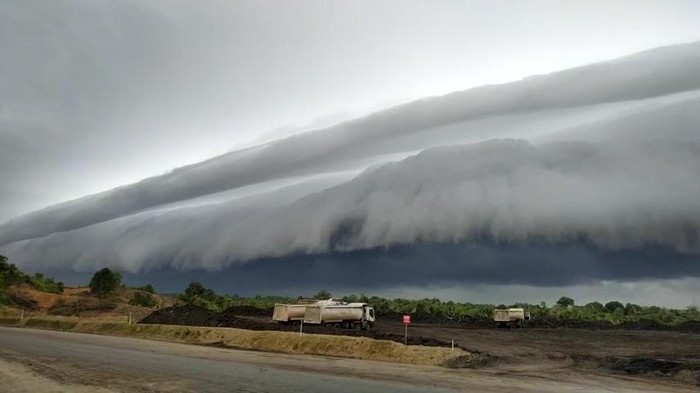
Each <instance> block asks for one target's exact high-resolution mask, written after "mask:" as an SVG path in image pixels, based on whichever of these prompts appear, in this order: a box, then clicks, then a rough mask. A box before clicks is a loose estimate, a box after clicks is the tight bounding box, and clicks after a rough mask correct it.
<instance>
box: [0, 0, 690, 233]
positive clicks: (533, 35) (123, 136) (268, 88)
mask: <svg viewBox="0 0 700 393" xmlns="http://www.w3.org/2000/svg"><path fill="white" fill-rule="evenodd" d="M698 15H700V3H698V2H697V1H692V0H690V1H670V0H659V1H639V0H635V1H628V2H627V1H616V2H608V1H578V2H574V1H567V2H562V1H536V2H513V1H454V2H449V1H445V2H441V3H439V4H437V5H436V4H435V3H434V2H432V1H381V2H377V1H350V2H349V1H295V2H285V1H277V2H274V1H258V0H255V1H235V2H232V1H209V2H195V1H149V2H143V1H133V2H132V1H100V0H84V1H61V2H56V1H13V0H3V1H0V69H1V70H2V72H0V222H1V221H5V220H8V219H10V218H12V217H14V216H16V215H19V214H22V213H26V212H28V211H31V210H35V209H37V208H41V207H44V206H47V205H50V204H53V203H57V202H61V201H64V200H68V199H73V198H76V197H80V196H82V195H85V194H89V193H94V192H97V191H102V190H106V189H109V188H112V187H116V186H119V185H122V184H125V183H129V182H132V181H136V180H139V179H142V178H145V177H148V176H152V175H157V174H161V173H164V172H165V171H167V170H170V169H172V168H174V167H177V166H181V165H183V164H188V163H194V162H197V161H200V160H203V159H206V158H210V157H212V156H214V155H216V154H220V153H223V152H226V151H229V150H231V149H235V148H237V147H241V146H247V145H251V144H255V143H257V142H260V141H267V140H271V139H274V138H276V137H278V136H283V135H286V134H288V133H293V132H298V131H299V130H303V129H308V128H317V127H319V126H322V125H327V124H330V123H334V122H337V121H339V120H342V119H347V118H353V117H356V116H358V115H360V114H363V113H367V112H370V111H374V110H377V109H379V108H384V107H388V106H391V105H393V104H396V103H399V102H406V101H410V100H413V99H416V98H422V97H425V96H430V95H438V94H444V93H447V92H451V91H455V90H463V89H466V88H469V87H473V86H479V85H484V84H489V83H501V82H507V81H512V80H517V79H520V78H523V77H525V76H529V75H532V74H537V73H547V72H551V71H554V70H559V69H565V68H569V67H572V66H576V65H581V64H587V63H591V62H595V61H600V60H604V59H610V58H615V57H619V56H622V55H625V54H629V53H633V52H636V51H639V50H643V49H646V48H651V47H656V46H662V45H667V44H673V43H681V42H688V41H694V40H698V39H700V24H698V23H697V20H698Z"/></svg>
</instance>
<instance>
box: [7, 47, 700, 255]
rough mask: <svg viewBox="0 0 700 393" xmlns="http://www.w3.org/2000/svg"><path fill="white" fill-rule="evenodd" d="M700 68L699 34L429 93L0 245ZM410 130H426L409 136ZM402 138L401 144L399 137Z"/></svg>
mask: <svg viewBox="0 0 700 393" xmlns="http://www.w3.org/2000/svg"><path fill="white" fill-rule="evenodd" d="M698 73H700V43H694V44H688V45H679V46H673V47H668V48H661V49H656V50H651V51H648V52H645V53H642V54H638V55H635V56H631V57H628V58H625V59H622V60H617V61H614V62H608V63H601V64H595V65H591V66H586V67H581V68H577V69H572V70H568V71H564V72H559V73H555V74H551V75H546V76H537V77H531V78H527V79H525V80H523V81H520V82H515V83H510V84H505V85H497V86H486V87H482V88H477V89H472V90H468V91H464V92H458V93H452V94H449V95H447V96H444V97H437V98H430V99H425V100H421V101H417V102H413V103H410V104H406V105H402V106H399V107H395V108H392V109H389V110H386V111H382V112H378V113H375V114H373V115H371V116H368V117H366V118H362V119H358V120H353V121H348V122H344V123H341V124H339V125H337V126H334V127H330V128H327V129H322V130H318V131H313V132H308V133H304V134H301V135H298V136H293V137H290V138H287V139H283V140H281V141H278V142H273V143H269V144H266V145H263V146H259V147H255V148H251V149H248V150H242V151H237V152H233V153H230V154H227V155H224V156H221V157H218V158H215V159H212V160H209V161H207V162H204V163H201V164H196V165H192V166H188V167H183V168H179V169H176V170H174V171H173V172H172V173H169V174H166V175H163V176H158V177H153V178H150V179H146V180H144V181H141V182H139V183H136V184H132V185H127V186H123V187H120V188H118V189H115V190H111V191H107V192H105V193H102V194H98V195H92V196H88V197H85V198H82V199H79V200H74V201H71V202H68V203H64V204H61V205H57V206H53V207H50V208H48V209H45V210H42V211H39V212H36V213H32V214H30V215H27V216H23V217H20V218H17V219H15V220H13V221H11V222H9V223H7V224H4V225H3V226H1V227H0V244H7V243H10V242H13V241H18V240H23V239H30V238H34V237H41V236H46V235H48V234H50V233H53V232H61V231H68V230H73V229H77V228H81V227H85V226H89V225H93V224H96V223H100V222H103V221H106V220H110V219H114V218H118V217H122V216H125V215H129V214H132V213H135V212H139V211H142V210H144V209H148V208H153V207H157V206H159V205H162V204H167V203H172V202H177V201H182V200H187V199H191V198H194V197H198V196H202V195H207V194H210V193H215V192H220V191H225V190H230V189H235V188H238V187H243V186H247V185H250V184H255V183H259V182H263V181H268V180H273V179H279V178H284V177H287V176H294V175H303V174H314V173H322V172H324V171H328V170H337V169H340V168H347V167H349V166H351V165H352V164H351V163H352V162H353V160H357V159H361V158H366V157H372V156H377V155H381V154H387V153H397V152H401V151H405V150H406V149H408V148H413V149H420V148H422V147H425V145H426V144H429V142H427V141H426V140H429V138H430V137H431V136H430V135H424V132H425V131H427V130H431V129H435V128H439V127H441V126H446V125H449V124H459V123H462V122H465V121H469V120H474V119H481V118H489V117H497V116H506V115H509V114H518V113H537V112H540V111H547V110H550V111H551V110H555V109H557V108H570V107H587V106H591V105H594V104H605V103H609V102H617V101H631V100H640V99H645V98H651V97H657V96H663V95H667V94H670V93H678V92H684V91H690V90H694V89H697V88H699V87H700V79H698V78H696V76H697V74H698ZM421 132H423V134H421ZM412 134H421V135H420V137H419V136H416V139H415V140H413V141H410V140H409V141H406V140H405V139H406V138H407V137H410V135H412ZM397 138H398V139H402V143H400V144H396V143H395V141H396V139H397ZM441 142H442V143H448V142H449V141H442V140H441ZM397 146H399V147H397Z"/></svg>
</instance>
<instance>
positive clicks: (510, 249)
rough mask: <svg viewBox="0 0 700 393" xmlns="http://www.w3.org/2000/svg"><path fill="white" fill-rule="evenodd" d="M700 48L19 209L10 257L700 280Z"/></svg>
mask: <svg viewBox="0 0 700 393" xmlns="http://www.w3.org/2000/svg"><path fill="white" fill-rule="evenodd" d="M698 59H700V45H697V44H694V45H690V46H685V47H682V48H681V49H674V50H670V52H669V50H668V49H667V50H665V51H664V50H662V51H653V52H650V53H648V54H645V55H644V56H641V57H640V55H638V56H633V57H631V58H628V59H625V60H624V61H618V62H613V63H609V64H605V65H596V66H590V67H588V68H585V67H584V68H582V69H577V70H571V71H567V72H564V73H560V74H553V75H550V76H542V77H537V78H534V79H530V80H525V81H522V82H516V83H514V84H510V85H503V86H498V87H493V88H482V89H475V90H473V91H469V92H462V93H458V94H456V95H448V96H446V97H441V98H438V99H431V100H427V101H424V102H417V103H414V104H409V105H407V106H404V107H399V108H396V109H392V110H389V111H386V112H382V113H379V114H375V115H373V116H370V117H369V118H365V119H359V120H356V121H352V122H348V123H343V124H341V125H338V126H335V127H332V128H330V129H325V130H319V131H315V132H310V133H306V134H302V135H300V136H296V137H292V138H288V139H284V140H281V141H278V142H273V143H270V144H267V145H264V146H260V147H256V148H252V149H249V150H245V151H240V152H234V153H231V154H229V155H226V156H222V157H219V158H216V159H213V160H210V161H208V162H205V163H202V164H198V165H194V166H190V167H186V168H181V169H177V170H175V171H173V172H172V173H170V174H167V175H164V176H161V177H156V178H152V179H147V180H145V181H143V182H141V183H138V184H134V185H128V186H125V187H122V188H119V189H116V190H113V191H108V192H106V193H103V194H98V195H93V196H89V197H85V198H82V199H79V200H76V201H71V202H68V203H66V204H63V205H58V206H54V207H50V208H48V209H45V210H43V211H39V212H36V213H33V214H30V215H27V216H24V217H20V218H18V219H15V220H13V221H10V222H8V223H6V224H4V225H2V226H0V244H3V246H2V247H0V253H3V254H8V255H10V256H11V258H13V260H15V261H17V262H18V263H20V264H23V265H27V266H33V267H36V268H46V269H49V270H55V269H60V268H65V269H73V270H76V271H91V270H93V269H94V268H96V267H100V266H103V265H110V266H114V267H118V268H120V269H123V270H125V271H129V272H132V273H137V272H149V271H150V272H154V271H163V270H175V271H177V270H189V269H204V270H208V271H215V270H218V269H224V268H226V269H227V271H238V272H240V273H241V276H240V277H249V278H250V277H252V278H254V280H253V281H255V282H261V283H262V282H265V283H269V285H281V284H282V281H284V280H287V279H288V277H292V276H294V275H295V272H303V274H304V275H307V276H311V277H313V279H314V280H320V281H323V282H328V285H331V284H333V285H335V284H338V285H341V284H342V285H346V284H348V285H349V284H351V283H353V282H354V283H358V282H360V283H366V286H368V287H369V286H375V285H380V283H381V284H384V285H396V286H398V285H402V284H411V285H412V284H415V285H424V284H426V283H429V282H447V281H452V282H484V283H502V284H532V285H543V286H548V285H567V284H572V283H578V282H585V281H589V280H596V279H600V280H603V279H605V280H611V279H613V280H614V279H620V280H630V279H642V278H651V277H659V278H677V277H684V276H697V275H698V268H697V267H696V266H700V264H698V262H699V261H698V258H699V257H700V129H698V127H699V125H700V91H699V90H697V86H694V85H693V83H694V82H693V81H696V78H693V77H692V75H697V73H698V71H700V60H698ZM652 60H653V61H652ZM620 64H621V66H620ZM618 66H620V67H622V68H619V67H618ZM622 69H624V70H627V71H628V72H627V73H622V72H621V71H620V70H622ZM582 77H585V78H588V80H587V81H585V80H584V81H583V82H580V83H578V82H577V81H579V80H580V79H581V78H582ZM591 81H593V82H595V83H593V82H591ZM603 81H605V83H603ZM591 86H594V87H591ZM563 87H566V88H567V89H568V90H567V91H566V93H563V92H562V91H561V89H562V88H563ZM513 272H517V274H511V273H513ZM503 275H505V276H506V278H504V276H503ZM275 280H280V282H277V281H275ZM333 280H338V281H337V282H334V281H333ZM504 280H505V281H507V282H504Z"/></svg>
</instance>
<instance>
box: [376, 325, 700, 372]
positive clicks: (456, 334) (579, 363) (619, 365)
mask: <svg viewBox="0 0 700 393" xmlns="http://www.w3.org/2000/svg"><path fill="white" fill-rule="evenodd" d="M378 329H381V330H385V331H388V332H395V333H396V332H400V333H403V325H401V324H386V323H385V324H382V325H381V326H378ZM409 335H421V336H428V337H433V338H436V339H440V340H446V341H450V340H453V339H454V340H455V344H456V345H459V346H460V347H462V348H465V349H467V350H469V351H477V352H483V353H486V354H489V355H490V356H491V357H493V358H494V359H493V362H492V364H491V365H490V367H491V368H493V369H494V370H501V371H516V370H517V371H519V372H532V373H550V374H551V373H559V372H563V371H566V370H585V371H594V372H597V371H601V372H607V373H612V374H615V375H638V376H643V377H646V378H650V379H657V380H658V379H662V380H664V379H665V380H676V381H682V382H685V383H689V384H691V385H700V334H693V333H678V332H670V331H624V330H586V329H529V328H526V329H497V328H494V329H468V328H462V327H440V326H431V325H412V326H411V327H410V328H409Z"/></svg>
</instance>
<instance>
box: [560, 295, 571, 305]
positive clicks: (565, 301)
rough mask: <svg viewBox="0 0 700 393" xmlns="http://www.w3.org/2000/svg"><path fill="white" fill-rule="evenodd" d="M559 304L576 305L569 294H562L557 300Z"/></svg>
mask: <svg viewBox="0 0 700 393" xmlns="http://www.w3.org/2000/svg"><path fill="white" fill-rule="evenodd" d="M557 304H558V305H560V306H562V307H569V306H573V305H574V299H572V298H570V297H567V296H562V297H560V298H559V300H557Z"/></svg>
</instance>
